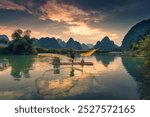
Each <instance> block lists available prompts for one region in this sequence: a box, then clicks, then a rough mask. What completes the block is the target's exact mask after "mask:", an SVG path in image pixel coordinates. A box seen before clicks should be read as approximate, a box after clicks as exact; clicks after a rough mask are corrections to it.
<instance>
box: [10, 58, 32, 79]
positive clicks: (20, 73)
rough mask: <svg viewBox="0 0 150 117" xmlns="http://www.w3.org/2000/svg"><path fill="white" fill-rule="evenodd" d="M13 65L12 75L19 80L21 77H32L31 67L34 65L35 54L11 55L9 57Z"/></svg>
mask: <svg viewBox="0 0 150 117" xmlns="http://www.w3.org/2000/svg"><path fill="white" fill-rule="evenodd" d="M8 60H9V63H10V65H11V67H12V70H11V75H12V76H13V77H14V78H15V79H16V80H17V79H18V80H19V79H20V78H21V77H25V78H30V73H29V71H30V69H31V67H32V65H33V62H34V59H33V56H11V57H9V58H8Z"/></svg>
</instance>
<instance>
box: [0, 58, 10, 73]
mask: <svg viewBox="0 0 150 117" xmlns="http://www.w3.org/2000/svg"><path fill="white" fill-rule="evenodd" d="M8 67H9V62H8V60H7V59H0V71H3V70H5V69H7V68H8Z"/></svg>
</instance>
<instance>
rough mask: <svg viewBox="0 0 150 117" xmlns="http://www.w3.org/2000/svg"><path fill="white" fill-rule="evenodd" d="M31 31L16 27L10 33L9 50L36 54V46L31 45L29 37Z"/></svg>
mask: <svg viewBox="0 0 150 117" xmlns="http://www.w3.org/2000/svg"><path fill="white" fill-rule="evenodd" d="M30 34H31V31H30V30H26V31H22V30H21V29H17V30H15V31H14V33H13V34H12V39H13V40H12V42H11V43H10V45H9V47H8V48H9V50H10V52H11V53H12V54H20V55H31V54H36V53H37V51H36V48H35V47H34V46H33V39H32V38H31V37H30Z"/></svg>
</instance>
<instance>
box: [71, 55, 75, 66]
mask: <svg viewBox="0 0 150 117" xmlns="http://www.w3.org/2000/svg"><path fill="white" fill-rule="evenodd" d="M70 57H71V58H72V60H71V62H72V65H73V62H74V58H75V55H74V53H72V52H71V53H70Z"/></svg>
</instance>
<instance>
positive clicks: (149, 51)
mask: <svg viewBox="0 0 150 117" xmlns="http://www.w3.org/2000/svg"><path fill="white" fill-rule="evenodd" d="M132 54H133V55H142V56H145V57H147V58H150V35H147V36H145V37H143V38H142V39H141V41H139V42H138V43H136V44H134V45H133V47H132Z"/></svg>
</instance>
